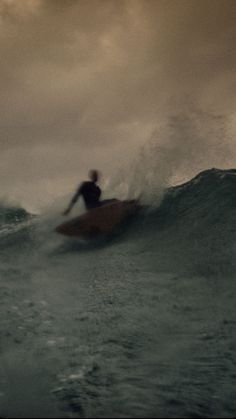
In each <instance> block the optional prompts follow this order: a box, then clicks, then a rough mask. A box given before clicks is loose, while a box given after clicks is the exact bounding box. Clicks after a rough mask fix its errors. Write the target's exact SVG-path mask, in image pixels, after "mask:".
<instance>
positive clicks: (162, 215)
mask: <svg viewBox="0 0 236 419" xmlns="http://www.w3.org/2000/svg"><path fill="white" fill-rule="evenodd" d="M235 192H236V169H231V170H219V169H211V170H206V171H204V172H201V173H200V174H198V175H197V176H196V177H195V178H194V179H192V180H191V181H189V182H187V183H185V184H183V185H179V186H175V187H172V188H169V189H168V190H167V191H166V193H165V195H164V198H163V200H162V203H161V204H160V205H159V207H158V208H155V209H154V208H153V207H144V208H143V210H141V212H140V213H139V215H138V216H137V217H136V218H135V219H134V220H133V222H132V224H131V225H129V226H124V230H122V231H123V233H124V234H120V235H119V237H118V238H114V240H113V239H112V240H113V242H112V240H111V241H109V245H112V244H113V245H114V246H115V245H116V244H117V240H118V242H119V241H120V240H121V241H122V242H124V244H125V243H127V244H128V243H129V244H131V242H133V246H134V249H135V250H134V251H135V252H136V253H138V252H142V254H145V255H146V256H147V257H148V260H149V262H150V264H151V263H154V259H156V260H157V259H158V261H159V262H158V263H159V264H160V263H162V264H163V269H164V268H165V267H166V266H170V265H172V266H173V265H174V266H173V269H176V267H177V266H179V267H181V268H182V267H183V266H187V265H188V266H190V265H191V266H192V267H193V268H194V270H195V271H196V269H198V271H199V269H202V270H204V272H206V271H207V270H208V271H209V269H210V270H212V269H213V267H215V268H216V269H217V270H218V271H221V270H224V272H225V271H226V270H227V269H228V270H229V271H231V270H232V269H233V270H236V257H235V256H236V255H235V250H236V249H235V239H236V193H235ZM58 218H59V217H58V215H53V214H50V217H48V218H47V217H37V218H36V221H37V222H32V219H34V217H33V216H32V215H31V214H29V213H28V212H27V211H25V210H24V209H22V208H9V207H3V206H2V207H0V238H1V239H3V237H4V238H6V236H7V241H6V240H4V241H3V240H1V243H0V244H1V247H3V246H4V247H6V246H9V245H10V246H13V247H14V246H16V248H17V249H19V248H20V247H21V245H22V242H24V246H27V243H28V246H30V247H35V248H37V252H40V249H41V248H42V249H43V248H44V251H45V248H47V250H48V249H49V248H50V249H53V248H56V247H57V246H58V242H60V243H61V241H62V242H63V243H66V246H67V245H68V243H69V250H70V249H71V250H76V251H77V250H79V251H80V250H81V249H82V250H85V251H87V250H89V249H94V246H98V247H100V246H101V245H102V244H101V243H103V242H101V243H100V242H99V243H97V244H96V245H94V243H93V244H92V245H91V246H88V245H87V244H86V245H84V247H83V245H81V244H78V243H75V242H72V240H69V241H68V240H67V239H64V238H62V237H59V236H56V234H54V229H55V227H56V223H58V224H59V222H60V220H59V219H58ZM12 233H14V234H12ZM103 244H104V243H103ZM42 249H41V250H42ZM47 250H46V251H47ZM160 261H161V262H160ZM199 267H200V268H199ZM215 268H214V269H215ZM214 272H215V271H214Z"/></svg>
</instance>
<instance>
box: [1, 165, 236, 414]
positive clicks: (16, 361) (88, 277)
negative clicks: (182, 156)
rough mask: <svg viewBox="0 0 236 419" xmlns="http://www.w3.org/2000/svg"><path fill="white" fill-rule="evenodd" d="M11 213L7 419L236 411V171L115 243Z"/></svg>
mask: <svg viewBox="0 0 236 419" xmlns="http://www.w3.org/2000/svg"><path fill="white" fill-rule="evenodd" d="M57 221H58V220H57V217H56V216H55V215H54V216H52V214H50V215H48V216H43V217H31V216H30V215H29V214H27V212H26V211H24V210H21V209H15V208H8V207H3V206H2V207H1V209H0V254H1V264H0V417H1V418H15V417H17V418H24V417H26V418H28V417H29V418H30V417H33V418H38V417H42V418H54V417H60V418H86V417H87V418H89V417H104V418H106V417H120V418H129V417H130V418H133V417H135V418H136V417H137V418H143V417H155V418H159V417H160V418H161V417H167V418H178V417H183V418H198V417H207V418H208V417H209V418H212V417H219V418H228V417H231V418H233V417H235V416H236V398H235V388H236V355H235V354H236V333H235V330H236V304H235V296H236V281H235V279H236V277H235V274H236V257H235V256H236V240H235V239H236V170H228V171H220V170H209V171H206V172H203V173H201V174H200V175H199V176H197V177H196V178H195V179H193V180H192V181H190V182H188V183H186V184H185V185H181V186H179V187H175V188H171V189H169V190H168V191H167V193H166V195H165V197H164V200H163V202H162V204H161V206H160V207H156V208H155V206H152V207H144V208H143V210H142V211H141V212H140V214H139V215H137V217H136V219H135V220H133V222H132V224H131V225H127V226H124V229H123V231H122V232H120V233H119V235H117V236H115V237H113V238H112V239H111V240H109V241H105V240H104V241H100V242H94V243H80V242H78V241H76V240H68V239H66V238H64V237H60V236H58V235H56V234H55V233H54V231H53V229H54V227H55V225H56V223H57Z"/></svg>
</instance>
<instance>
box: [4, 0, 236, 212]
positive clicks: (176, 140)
mask: <svg viewBox="0 0 236 419" xmlns="http://www.w3.org/2000/svg"><path fill="white" fill-rule="evenodd" d="M235 21H236V3H235V0H89V1H86V0H0V110H1V111H0V150H1V153H0V178H1V188H0V199H9V200H11V199H15V200H17V201H19V202H20V203H21V204H22V205H23V206H28V207H32V208H40V207H41V206H43V205H45V204H46V203H49V202H52V201H53V200H55V199H56V198H57V197H60V196H63V195H65V194H67V193H68V194H69V193H71V192H73V190H74V188H75V187H76V184H77V183H78V182H79V180H80V179H82V178H83V177H84V176H86V173H87V171H88V169H89V168H91V167H92V168H95V167H97V168H99V169H101V170H102V171H103V174H104V179H105V180H106V181H107V179H111V178H112V181H111V184H112V182H113V183H114V180H115V181H117V182H118V180H120V179H121V178H122V176H123V178H122V182H123V183H124V182H127V184H129V186H131V184H134V183H135V182H137V181H138V182H140V178H142V177H143V179H144V183H146V182H147V180H148V179H150V178H152V182H151V183H152V184H151V183H150V187H153V182H155V181H156V182H157V183H158V182H159V183H166V184H168V183H171V182H173V181H174V180H186V179H187V178H188V177H190V176H193V175H194V174H196V173H197V172H198V171H200V170H203V169H204V168H210V167H216V166H217V167H222V168H225V167H236V145H235V143H236V141H235V132H236V108H235V105H236V95H235V92H236V76H235V74H236V53H235V43H236V25H235ZM150 171H151V172H152V173H151V174H150V173H149V172H150ZM148 173H149V175H147V174H148ZM131 178H132V179H131ZM137 179H139V180H137ZM153 179H154V181H153ZM105 183H106V182H105V181H104V184H105ZM146 184H147V183H146Z"/></svg>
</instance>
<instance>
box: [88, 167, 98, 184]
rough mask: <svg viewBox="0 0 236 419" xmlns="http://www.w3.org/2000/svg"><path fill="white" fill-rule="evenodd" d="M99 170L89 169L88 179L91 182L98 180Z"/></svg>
mask: <svg viewBox="0 0 236 419" xmlns="http://www.w3.org/2000/svg"><path fill="white" fill-rule="evenodd" d="M99 177H100V176H99V172H98V170H90V171H89V179H90V180H91V181H92V182H95V183H96V182H98V180H99Z"/></svg>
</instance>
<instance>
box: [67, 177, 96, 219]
mask: <svg viewBox="0 0 236 419" xmlns="http://www.w3.org/2000/svg"><path fill="white" fill-rule="evenodd" d="M89 178H90V180H89V181H85V182H83V183H82V184H81V185H80V186H79V188H78V190H77V192H76V193H75V195H74V196H73V198H72V200H71V202H70V204H69V207H68V208H67V210H66V211H65V212H64V213H63V214H64V215H69V214H70V212H71V210H72V208H73V207H74V205H75V204H76V202H77V201H78V199H79V198H80V196H82V198H83V200H84V203H85V206H86V208H87V210H91V209H92V208H96V207H99V206H100V204H101V201H100V198H101V195H102V191H101V189H100V188H99V186H98V185H97V182H98V181H99V172H98V171H97V170H90V172H89Z"/></svg>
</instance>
